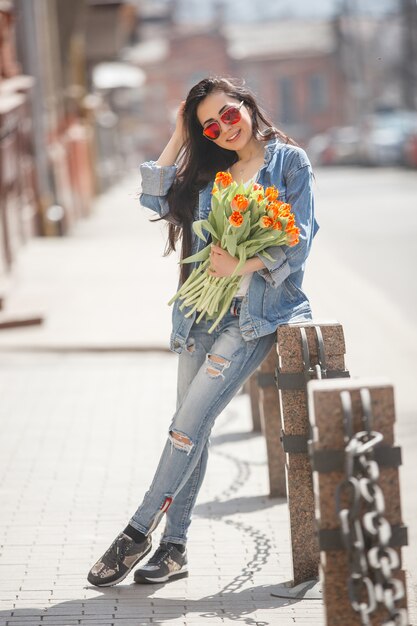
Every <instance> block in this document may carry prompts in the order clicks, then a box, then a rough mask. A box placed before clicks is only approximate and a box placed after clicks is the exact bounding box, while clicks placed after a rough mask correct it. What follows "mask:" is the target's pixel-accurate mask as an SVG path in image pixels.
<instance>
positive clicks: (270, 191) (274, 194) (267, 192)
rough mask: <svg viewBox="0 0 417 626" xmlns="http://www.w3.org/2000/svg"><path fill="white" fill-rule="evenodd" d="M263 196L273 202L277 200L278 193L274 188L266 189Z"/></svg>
mask: <svg viewBox="0 0 417 626" xmlns="http://www.w3.org/2000/svg"><path fill="white" fill-rule="evenodd" d="M265 195H266V197H267V198H268V200H270V201H271V202H274V200H276V199H277V198H278V195H279V191H278V189H277V188H276V187H267V188H266V189H265Z"/></svg>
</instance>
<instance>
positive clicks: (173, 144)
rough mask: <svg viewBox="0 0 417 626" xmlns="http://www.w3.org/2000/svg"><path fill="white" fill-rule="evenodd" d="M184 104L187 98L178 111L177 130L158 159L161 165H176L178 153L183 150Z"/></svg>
mask: <svg viewBox="0 0 417 626" xmlns="http://www.w3.org/2000/svg"><path fill="white" fill-rule="evenodd" d="M184 106H185V100H183V101H182V102H181V104H180V106H179V108H178V111H177V118H176V123H175V130H174V132H173V134H172V136H171V139H170V140H169V141H168V143H167V145H166V146H165V148H164V149H163V151H162V154H161V156H160V157H159V159H158V160H157V164H158V165H160V166H162V167H163V166H166V165H174V164H175V163H176V161H177V158H178V155H179V153H180V152H181V148H182V147H183V145H184V141H185V131H184Z"/></svg>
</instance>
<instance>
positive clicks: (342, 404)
mask: <svg viewBox="0 0 417 626" xmlns="http://www.w3.org/2000/svg"><path fill="white" fill-rule="evenodd" d="M343 394H345V395H343ZM308 397H309V416H310V422H311V426H312V441H311V443H310V455H311V460H312V466H313V471H314V487H315V504H316V515H317V527H318V537H319V546H320V557H321V560H320V570H321V579H322V582H323V592H324V601H325V614H326V623H327V625H328V626H357V625H359V624H362V623H365V622H363V621H362V620H361V616H360V610H359V609H361V607H360V605H361V604H362V605H363V606H362V609H361V610H362V611H363V612H364V615H365V617H366V618H367V619H368V620H369V621H366V623H367V624H369V626H377V625H379V624H382V623H392V624H394V623H395V624H408V619H407V617H406V605H407V600H406V586H405V573H404V571H403V570H402V566H401V552H400V547H401V546H402V545H406V543H407V529H406V528H405V527H404V525H403V522H402V515H401V504H400V489H399V472H398V467H399V465H400V464H401V454H400V452H401V451H400V449H399V448H398V447H395V446H394V422H395V409H394V394H393V388H392V386H391V385H390V384H389V383H387V382H386V381H383V380H379V379H361V378H357V379H351V380H318V381H312V382H310V383H309V385H308ZM366 398H368V400H367V403H365V400H364V399H366ZM346 403H347V404H346ZM365 404H368V407H370V408H368V409H367V408H366V406H365ZM347 405H348V408H349V410H348V411H347V409H346V406H347ZM347 415H348V418H347V417H346V416H347ZM369 415H370V416H371V417H369ZM366 420H368V422H366ZM347 422H349V423H350V424H351V430H350V432H351V435H350V437H351V438H353V439H355V438H357V437H359V438H360V437H362V441H365V442H366V441H367V440H368V441H369V440H370V439H372V437H373V441H378V443H376V444H375V445H374V446H372V454H373V456H372V461H373V463H371V464H370V465H369V468H371V469H372V473H373V474H374V475H375V477H376V478H375V484H373V482H374V481H372V480H371V481H369V479H367V478H366V475H365V477H364V474H363V469H361V468H362V465H360V464H359V461H361V460H362V463H363V459H364V458H365V457H364V456H362V457H360V451H358V453H357V458H355V460H354V461H352V460H351V461H349V462H347V458H348V457H349V454H350V453H349V454H347V451H348V450H352V449H353V447H352V443H350V444H349V445H348V441H349V440H350V441H351V439H349V437H347V435H346V433H347V432H348V431H347V426H346V424H347ZM366 424H368V427H367V426H366ZM371 435H372V437H371ZM378 438H379V439H378ZM353 443H354V444H355V443H357V442H356V441H353ZM371 444H372V441H371ZM365 447H366V444H365V445H364V449H365ZM369 449H370V447H369V445H368V450H369ZM365 451H366V449H365ZM369 454H371V453H369ZM349 458H350V457H349ZM375 462H376V464H377V466H378V468H376V467H375ZM349 475H351V476H352V478H353V479H352V478H351V479H350V480H348V476H349ZM367 480H368V484H369V485H370V486H368V487H367V486H366V484H365V483H366V482H367ZM371 483H372V484H371ZM355 485H356V486H359V489H357V488H356V487H355ZM342 487H343V488H342ZM364 487H366V489H364ZM371 487H372V488H371ZM355 489H356V490H355ZM358 493H359V494H360V495H357V494H358ZM349 494H353V495H351V496H350V497H349ZM336 496H338V501H337V500H336ZM370 502H371V503H372V502H374V504H373V505H372V504H369V503H370ZM372 506H374V507H376V508H377V509H378V510H379V513H378V512H376V513H374V512H373V511H372ZM338 509H339V514H338ZM342 509H344V511H345V513H348V517H344V516H343V515H342V514H340V510H342ZM372 516H374V517H372ZM371 518H372V519H371ZM346 520H347V522H346ZM370 520H371V521H372V523H373V524H374V525H375V523H376V524H377V526H376V528H377V532H374V529H373V528H372V526H370V525H369V521H370ZM386 522H388V523H389V528H388V534H387V529H386V526H387V523H386ZM343 523H345V533H344V535H343V536H342V533H341V524H342V525H343ZM346 523H348V524H349V530H348V531H347V530H346ZM358 523H359V524H360V525H361V526H360V528H359V529H358V528H357V526H356V524H358ZM367 530H368V531H369V532H367ZM370 531H372V532H370ZM352 537H353V538H352ZM384 537H385V538H384ZM346 542H347V545H346ZM375 544H376V547H374V546H375ZM372 549H373V555H374V557H375V555H377V556H378V559H377V561H376V562H375V560H374V563H372V558H371V552H372ZM355 550H356V551H357V553H356V552H355ZM361 550H362V553H361ZM394 551H395V553H396V554H397V556H395V553H394ZM358 555H359V556H358ZM365 555H366V556H365ZM390 560H392V561H391V565H389V562H390ZM374 565H376V567H375V568H374ZM387 567H388V568H389V569H388V572H390V571H391V570H392V577H393V578H394V579H395V580H392V579H390V581H391V582H389V583H386V582H383V584H382V582H381V580H382V581H384V580H385V579H384V576H385V575H386V571H387V569H386V568H387ZM358 568H359V569H361V571H362V573H363V576H362V578H361V576H360V575H358V574H357V573H356V570H357V569H358ZM384 568H385V569H384ZM389 575H391V574H389ZM365 579H366V580H365ZM398 581H400V582H398ZM378 584H379V591H378ZM375 585H376V586H375ZM401 585H402V591H401ZM378 594H379V595H378ZM349 595H350V596H351V598H353V600H354V601H355V598H356V602H357V604H356V608H357V609H358V610H356V611H355V610H354V608H353V607H352V604H351V600H350V598H349ZM378 597H379V598H380V599H381V598H382V601H379V600H378ZM385 600H387V604H388V605H389V604H390V603H391V607H394V608H393V611H396V612H398V621H395V622H394V621H392V622H391V621H385V620H389V619H390V618H391V619H392V615H390V613H389V611H388V609H387V608H386V606H385Z"/></svg>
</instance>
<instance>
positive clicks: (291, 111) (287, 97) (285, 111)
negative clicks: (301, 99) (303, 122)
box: [278, 76, 297, 124]
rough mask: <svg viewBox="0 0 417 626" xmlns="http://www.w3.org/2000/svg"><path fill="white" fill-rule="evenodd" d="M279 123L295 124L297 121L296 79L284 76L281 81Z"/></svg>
mask: <svg viewBox="0 0 417 626" xmlns="http://www.w3.org/2000/svg"><path fill="white" fill-rule="evenodd" d="M278 90H279V94H278V95H279V103H280V110H279V121H280V123H282V124H294V123H295V122H296V121H297V108H296V99H295V89H294V79H293V78H291V77H290V76H283V77H282V78H280V79H279V83H278Z"/></svg>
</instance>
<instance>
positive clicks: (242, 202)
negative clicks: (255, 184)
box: [230, 193, 249, 211]
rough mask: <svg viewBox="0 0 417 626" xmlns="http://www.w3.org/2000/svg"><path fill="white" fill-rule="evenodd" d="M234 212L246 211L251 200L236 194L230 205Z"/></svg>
mask: <svg viewBox="0 0 417 626" xmlns="http://www.w3.org/2000/svg"><path fill="white" fill-rule="evenodd" d="M230 206H231V207H232V209H233V210H234V211H246V209H247V208H248V206H249V200H248V199H247V198H246V197H245V196H244V195H242V194H241V193H238V194H236V196H235V197H234V198H233V200H232V201H231V203H230Z"/></svg>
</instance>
